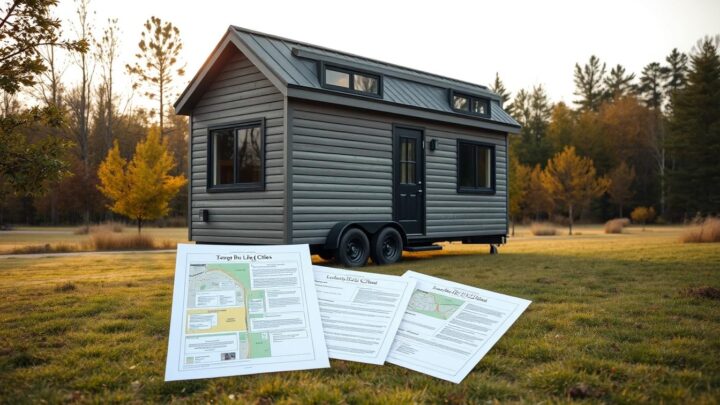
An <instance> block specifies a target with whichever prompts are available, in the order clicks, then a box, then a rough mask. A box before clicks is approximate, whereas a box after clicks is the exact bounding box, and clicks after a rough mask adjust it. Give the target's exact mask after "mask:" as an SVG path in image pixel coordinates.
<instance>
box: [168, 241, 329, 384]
mask: <svg viewBox="0 0 720 405" xmlns="http://www.w3.org/2000/svg"><path fill="white" fill-rule="evenodd" d="M324 367H330V362H329V360H328V354H327V348H326V347H325V338H324V335H323V330H322V321H321V320H320V310H319V308H318V301H317V295H316V293H315V284H314V280H313V270H312V263H311V261H310V251H309V249H308V246H307V245H293V246H223V245H191V244H180V245H178V250H177V261H176V268H175V287H174V291H173V303H172V317H171V321H170V339H169V342H168V353H167V365H166V368H165V381H173V380H187V379H196V378H209V377H224V376H234V375H244V374H255V373H266V372H274V371H287V370H301V369H313V368H324Z"/></svg>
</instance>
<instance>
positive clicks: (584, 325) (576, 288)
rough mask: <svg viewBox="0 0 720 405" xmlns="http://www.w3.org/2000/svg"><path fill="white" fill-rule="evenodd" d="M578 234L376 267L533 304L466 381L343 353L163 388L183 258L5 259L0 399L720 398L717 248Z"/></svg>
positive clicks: (665, 235) (645, 235)
mask: <svg viewBox="0 0 720 405" xmlns="http://www.w3.org/2000/svg"><path fill="white" fill-rule="evenodd" d="M578 231H579V232H580V233H581V235H579V236H574V237H567V236H557V237H546V238H534V237H528V236H526V235H527V231H526V230H522V231H521V232H520V235H521V236H520V237H518V238H515V239H512V240H511V241H510V243H509V244H508V245H506V246H504V247H502V248H501V249H500V252H501V254H500V255H497V256H490V255H488V254H487V247H486V246H476V247H472V246H462V245H451V246H446V249H445V250H443V251H440V252H427V253H418V254H406V256H405V260H404V261H403V262H402V263H399V264H396V265H392V266H387V267H377V266H369V267H367V268H366V270H368V271H374V272H384V273H390V274H402V273H403V272H404V271H405V270H406V269H413V270H415V271H419V272H422V273H426V274H430V275H434V276H438V277H442V278H446V279H450V280H454V281H458V282H461V283H466V284H470V285H473V286H477V287H481V288H485V289H490V290H493V291H498V292H501V293H505V294H510V295H515V296H518V297H523V298H527V299H530V300H532V301H533V303H532V305H531V306H530V307H529V309H528V310H527V312H525V313H524V314H523V315H522V316H521V317H520V319H519V320H518V322H517V323H516V324H515V325H514V326H513V327H512V328H511V329H510V331H509V332H508V333H507V335H505V336H504V337H503V338H502V339H501V340H500V341H499V343H498V344H497V345H496V346H495V347H494V348H493V349H492V350H491V351H490V353H489V354H488V355H487V356H486V357H485V358H484V359H483V360H482V361H481V362H480V363H479V364H478V365H477V366H476V368H475V370H474V371H473V372H472V373H470V375H469V376H468V378H467V379H466V380H465V381H463V383H462V384H459V385H455V384H452V383H448V382H444V381H441V380H437V379H434V378H432V377H428V376H425V375H423V374H419V373H416V372H413V371H409V370H406V369H403V368H400V367H397V366H394V365H385V366H382V367H380V366H371V365H364V364H358V363H351V362H343V361H335V360H333V361H331V364H332V368H330V369H326V370H319V371H304V372H292V373H276V374H264V375H255V376H247V377H235V378H219V379H211V380H199V381H189V382H176V383H165V382H163V375H164V366H165V354H166V350H167V347H166V345H167V333H168V324H169V316H170V302H171V297H172V281H173V266H174V255H173V254H168V253H142V254H115V255H112V256H100V255H95V254H88V255H87V256H73V257H54V258H43V259H29V258H21V259H0V296H1V297H2V300H1V301H0V402H7V403H22V402H40V401H48V402H61V401H68V402H93V403H98V402H126V401H132V402H137V403H141V402H170V401H178V402H203V403H204V402H215V403H225V402H237V403H260V404H270V403H353V404H363V403H458V404H459V403H481V402H482V403H484V402H487V401H493V400H497V401H500V402H532V403H538V402H543V401H547V402H572V401H589V402H625V403H636V402H646V403H658V402H666V403H718V398H720V301H719V300H718V299H717V298H710V297H709V296H707V295H703V294H702V293H701V292H702V291H703V290H699V289H698V288H701V287H715V288H720V245H718V244H681V243H679V242H678V234H679V232H678V229H677V228H649V229H648V231H646V232H641V231H640V230H639V229H635V228H631V229H630V231H629V233H628V234H620V235H604V234H602V233H601V232H600V228H599V227H584V228H583V227H581V228H579V229H578ZM317 260H318V263H321V262H322V261H321V260H320V259H317Z"/></svg>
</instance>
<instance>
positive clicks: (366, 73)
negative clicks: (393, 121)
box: [319, 61, 383, 98]
mask: <svg viewBox="0 0 720 405" xmlns="http://www.w3.org/2000/svg"><path fill="white" fill-rule="evenodd" d="M326 69H330V70H335V71H338V72H342V73H347V74H349V75H350V79H349V83H348V85H349V87H342V86H334V85H332V84H327V83H325V70H326ZM319 70H320V86H322V87H323V88H324V89H328V90H335V91H341V92H343V93H349V94H355V95H358V96H365V97H373V98H383V75H381V74H379V73H375V72H369V71H367V70H361V69H354V68H349V67H345V66H340V65H336V64H330V63H325V62H322V61H321V62H320V66H319ZM356 74H359V75H362V76H368V77H371V78H374V79H376V80H377V84H378V92H377V93H371V92H367V91H359V90H355V89H354V88H353V87H354V86H355V75H356Z"/></svg>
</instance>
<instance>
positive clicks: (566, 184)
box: [541, 146, 610, 235]
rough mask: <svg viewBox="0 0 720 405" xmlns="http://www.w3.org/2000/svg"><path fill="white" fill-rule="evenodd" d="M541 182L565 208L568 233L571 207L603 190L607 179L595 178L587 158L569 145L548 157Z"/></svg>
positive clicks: (592, 165) (605, 188)
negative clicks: (579, 154) (550, 157)
mask: <svg viewBox="0 0 720 405" xmlns="http://www.w3.org/2000/svg"><path fill="white" fill-rule="evenodd" d="M541 181H542V185H543V187H544V188H545V189H546V190H547V192H548V194H549V195H550V196H552V198H553V199H554V200H555V202H556V203H557V204H558V205H559V206H560V207H561V208H566V209H567V211H568V220H569V226H570V235H572V228H573V214H574V210H575V208H578V207H583V206H586V205H587V204H589V203H590V201H591V200H592V199H593V198H596V197H599V196H601V195H602V194H603V193H604V192H605V191H607V189H608V186H609V185H610V180H609V179H607V178H605V177H600V178H599V177H597V173H596V171H595V165H594V164H593V161H592V160H591V159H589V158H586V157H582V156H578V155H577V154H576V153H575V148H574V147H570V146H568V147H565V149H563V151H562V152H559V153H558V154H556V155H555V156H554V157H553V158H552V159H550V160H548V164H547V166H546V167H545V170H544V171H543V172H542V176H541Z"/></svg>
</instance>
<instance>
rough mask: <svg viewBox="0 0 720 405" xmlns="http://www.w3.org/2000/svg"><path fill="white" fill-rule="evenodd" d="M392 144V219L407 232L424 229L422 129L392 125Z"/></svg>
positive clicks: (414, 232) (417, 231)
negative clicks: (393, 135)
mask: <svg viewBox="0 0 720 405" xmlns="http://www.w3.org/2000/svg"><path fill="white" fill-rule="evenodd" d="M394 134H395V142H394V147H393V150H394V151H393V164H394V168H395V169H394V173H395V174H394V176H395V179H394V182H395V187H394V196H393V198H394V207H395V209H394V210H393V213H394V217H395V221H397V222H399V223H400V224H401V225H402V226H403V227H404V228H405V232H407V233H408V234H424V233H425V198H424V195H423V193H424V192H425V184H424V181H425V166H424V164H423V161H424V160H423V133H422V131H421V130H418V129H411V128H403V127H395V131H394Z"/></svg>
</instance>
